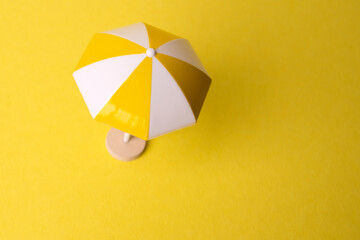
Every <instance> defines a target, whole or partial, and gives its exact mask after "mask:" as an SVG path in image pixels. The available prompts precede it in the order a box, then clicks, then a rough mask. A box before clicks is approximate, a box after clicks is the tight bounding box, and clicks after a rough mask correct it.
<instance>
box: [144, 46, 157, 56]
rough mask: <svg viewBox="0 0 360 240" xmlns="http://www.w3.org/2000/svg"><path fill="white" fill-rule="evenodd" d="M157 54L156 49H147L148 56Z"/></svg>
mask: <svg viewBox="0 0 360 240" xmlns="http://www.w3.org/2000/svg"><path fill="white" fill-rule="evenodd" d="M155 54H156V51H155V49H153V48H148V49H147V50H146V56H148V57H153V56H155Z"/></svg>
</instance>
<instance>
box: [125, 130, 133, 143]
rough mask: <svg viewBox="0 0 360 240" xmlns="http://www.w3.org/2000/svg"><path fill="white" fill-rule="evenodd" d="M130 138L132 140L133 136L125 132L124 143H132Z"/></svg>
mask: <svg viewBox="0 0 360 240" xmlns="http://www.w3.org/2000/svg"><path fill="white" fill-rule="evenodd" d="M130 138H131V134H129V133H127V132H124V137H123V141H124V143H128V142H129V141H130Z"/></svg>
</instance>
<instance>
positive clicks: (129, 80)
mask: <svg viewBox="0 0 360 240" xmlns="http://www.w3.org/2000/svg"><path fill="white" fill-rule="evenodd" d="M73 76H74V78H75V81H76V83H77V85H78V87H79V89H80V92H81V94H82V96H83V98H84V100H85V103H86V105H87V107H88V109H89V111H90V114H91V116H92V117H93V118H94V119H95V120H98V121H100V122H103V123H105V124H108V125H110V126H112V127H114V128H117V129H119V130H122V131H124V132H127V133H130V134H131V135H134V136H136V137H139V138H141V139H144V140H148V139H151V138H154V137H157V136H159V135H162V134H165V133H168V132H171V131H174V130H177V129H180V128H183V127H186V126H189V125H192V124H195V123H196V120H197V118H198V116H199V113H200V110H201V107H202V105H203V102H204V100H205V97H206V94H207V92H208V89H209V87H210V83H211V79H210V77H209V76H208V74H207V72H206V70H205V68H204V67H203V65H202V64H201V62H200V60H199V59H198V57H197V56H196V54H195V52H194V50H193V49H192V47H191V45H190V43H189V42H188V41H187V40H186V39H183V38H180V37H178V36H176V35H173V34H170V33H168V32H165V31H162V30H160V29H158V28H155V27H153V26H151V25H148V24H145V23H137V24H133V25H130V26H126V27H122V28H118V29H114V30H110V31H106V32H102V33H96V34H95V35H94V36H93V38H92V39H91V41H90V43H89V46H88V47H87V48H86V50H85V52H84V54H83V56H82V58H81V59H80V61H79V63H78V65H77V66H76V68H75V71H74V73H73Z"/></svg>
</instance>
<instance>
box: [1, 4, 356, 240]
mask: <svg viewBox="0 0 360 240" xmlns="http://www.w3.org/2000/svg"><path fill="white" fill-rule="evenodd" d="M359 12H360V2H359V1H357V0H353V1H350V0H338V1H330V0H328V1H325V0H297V1H291V0H288V1H285V0H283V1H274V0H232V1H227V0H211V1H210V0H209V1H196V0H181V1H180V0H179V1H169V0H167V1H166V0H153V1H150V0H148V1H146V0H138V1H137V0H131V1H122V0H111V1H109V0H105V1H100V0H97V1H94V0H87V1H85V0H83V1H79V0H72V1H68V0H66V1H50V0H41V1H40V0H35V1H34V0H33V1H30V0H29V1H24V0H20V1H19V0H14V1H9V0H1V2H0V78H1V86H0V104H1V108H0V136H1V137H0V239H4V240H7V239H11V240H12V239H156V240H157V239H171V240H176V239H181V240H183V239H206V240H208V239H221V240H223V239H359V238H360V201H359V200H360V196H359V189H360V176H359V173H360V171H359V170H360V141H359V140H360V125H359V124H360V114H359V107H360V82H359V77H360V64H359V63H360V47H359V45H360V17H359ZM139 21H145V22H147V23H149V24H152V25H154V26H157V27H159V28H162V29H164V30H167V31H169V32H173V33H175V34H177V35H179V36H182V37H185V38H188V39H189V40H190V41H191V43H192V45H193V47H194V48H195V50H196V51H197V53H198V55H199V57H200V58H201V59H202V61H203V63H204V65H205V67H206V69H207V70H208V72H209V74H210V75H211V76H212V78H213V84H212V86H211V88H210V92H209V94H208V98H207V100H206V101H205V105H204V107H203V111H202V113H201V114H200V118H199V121H198V124H197V125H195V126H193V127H189V128H186V129H184V130H181V131H177V132H174V133H171V134H168V135H165V136H162V137H159V138H157V139H155V140H152V141H150V143H149V147H148V149H147V150H146V152H145V154H144V155H143V156H142V157H141V158H140V159H139V160H137V161H134V162H132V163H123V162H119V161H117V160H114V159H113V158H111V157H110V156H109V154H108V153H107V151H106V148H105V145H104V141H105V136H106V134H107V131H108V130H109V127H108V126H106V125H104V124H101V123H98V122H96V121H94V120H92V119H91V117H90V114H89V112H88V110H87V108H86V106H85V103H84V101H83V99H82V97H81V95H80V92H79V90H78V88H77V86H76V84H75V81H74V80H73V78H72V76H71V74H72V71H73V69H74V67H75V66H76V64H77V62H78V60H79V59H80V56H81V54H82V53H83V50H84V49H85V47H86V45H87V44H88V42H89V40H90V38H91V36H92V34H93V33H95V32H99V31H104V30H108V29H112V28H117V27H120V26H124V25H128V24H132V23H136V22H139Z"/></svg>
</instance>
